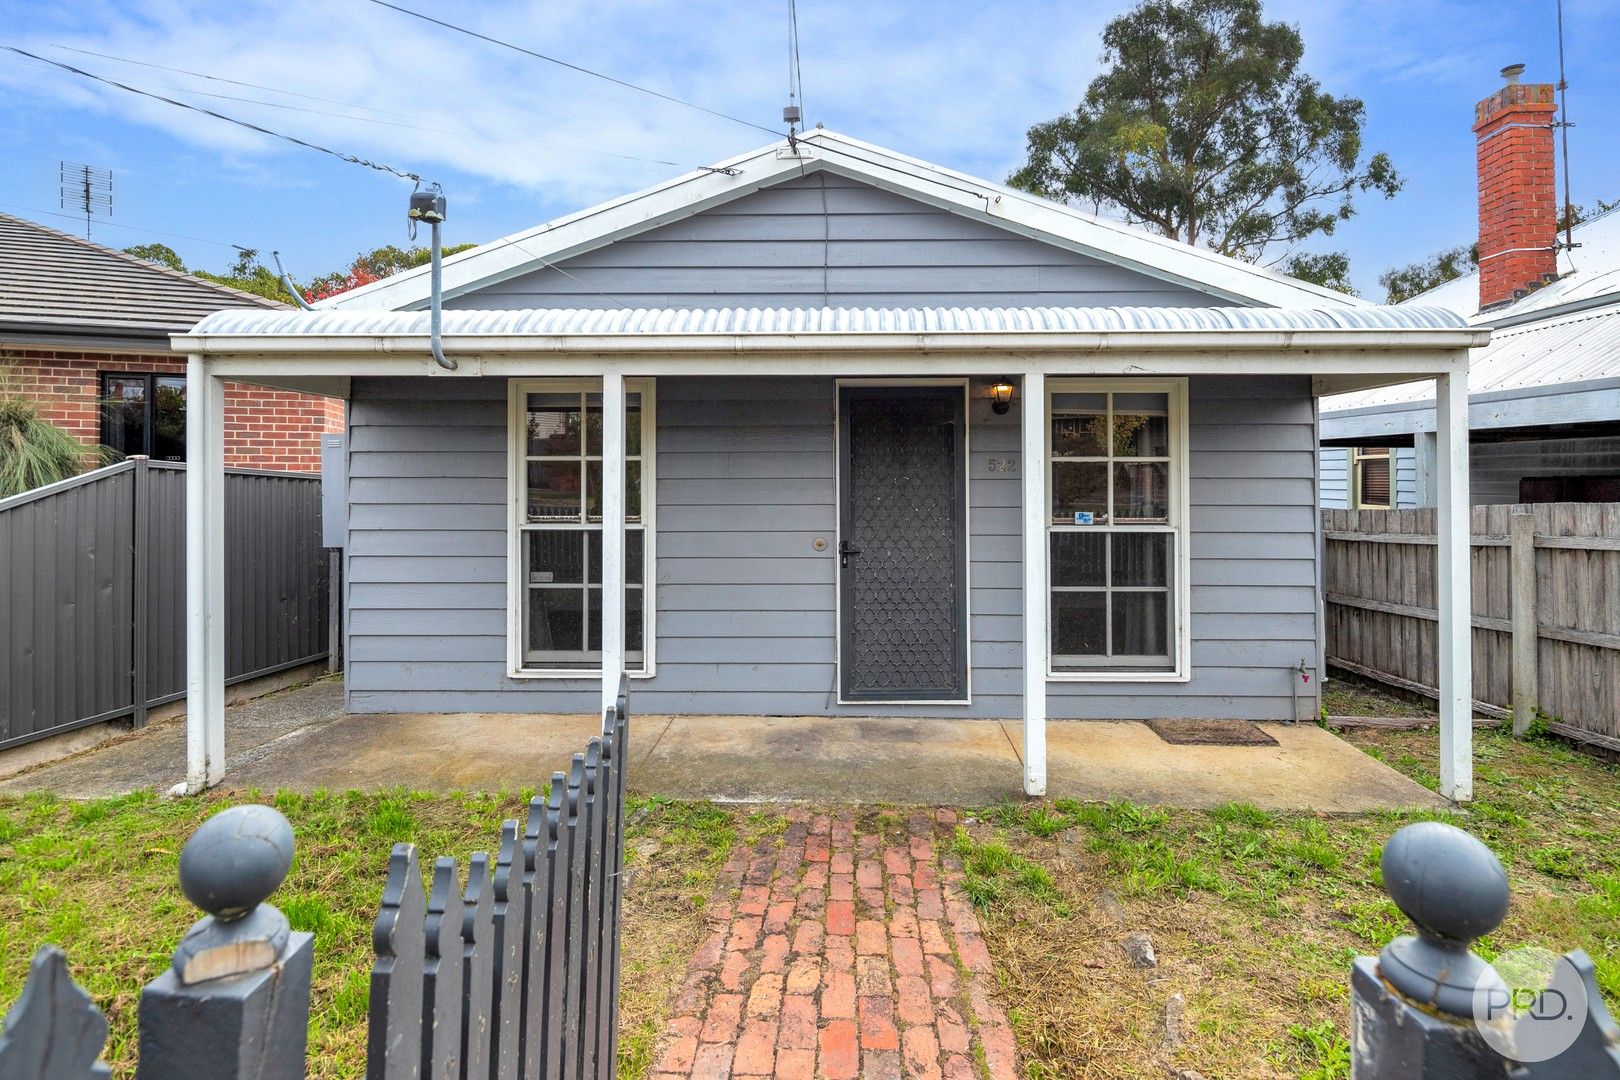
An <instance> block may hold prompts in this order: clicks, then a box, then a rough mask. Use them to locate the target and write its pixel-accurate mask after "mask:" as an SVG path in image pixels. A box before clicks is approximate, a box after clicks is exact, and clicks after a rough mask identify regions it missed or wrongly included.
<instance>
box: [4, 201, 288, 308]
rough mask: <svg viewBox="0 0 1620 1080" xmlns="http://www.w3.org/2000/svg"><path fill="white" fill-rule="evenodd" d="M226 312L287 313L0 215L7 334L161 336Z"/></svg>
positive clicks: (267, 303) (271, 303)
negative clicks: (22, 331)
mask: <svg viewBox="0 0 1620 1080" xmlns="http://www.w3.org/2000/svg"><path fill="white" fill-rule="evenodd" d="M224 307H236V308H247V309H260V310H263V309H272V310H283V308H282V305H280V304H278V303H276V302H275V301H274V300H267V299H265V298H264V297H260V296H254V295H252V294H250V293H245V292H239V291H238V290H236V289H231V288H227V287H225V286H223V285H216V284H214V283H212V282H208V281H203V280H201V279H199V278H194V277H192V276H191V275H189V274H181V273H176V272H175V271H173V270H170V269H168V268H167V267H162V266H156V265H154V264H152V263H149V262H145V261H143V260H141V259H137V258H135V257H133V256H131V255H125V254H124V253H123V252H121V251H114V250H112V249H111V248H106V247H102V246H101V245H100V244H93V243H91V242H90V241H88V240H81V239H79V238H78V237H76V236H69V235H67V234H66V233H62V232H58V231H57V230H55V229H49V228H46V227H45V226H43V225H40V224H38V223H36V222H32V221H27V220H25V219H23V218H18V217H12V216H11V215H9V214H0V332H4V331H5V330H6V329H8V328H9V329H22V328H26V329H28V330H29V331H31V332H32V333H33V334H34V335H36V336H38V335H41V334H48V333H50V332H51V331H52V330H60V331H61V332H62V333H64V334H71V335H84V334H101V335H106V336H125V335H127V336H135V337H143V338H161V337H163V336H164V335H167V334H171V333H178V332H181V331H184V330H186V329H188V328H189V327H191V326H192V324H194V323H195V322H196V321H197V320H198V319H201V318H202V317H203V316H204V315H207V314H208V313H210V312H213V311H218V310H219V309H220V308H224Z"/></svg>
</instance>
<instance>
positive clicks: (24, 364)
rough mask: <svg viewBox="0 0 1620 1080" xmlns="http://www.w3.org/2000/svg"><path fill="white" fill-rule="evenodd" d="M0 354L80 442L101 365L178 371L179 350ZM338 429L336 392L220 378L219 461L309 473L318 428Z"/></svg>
mask: <svg viewBox="0 0 1620 1080" xmlns="http://www.w3.org/2000/svg"><path fill="white" fill-rule="evenodd" d="M3 359H4V361H5V362H6V364H7V366H8V367H9V368H10V369H11V370H12V371H13V372H14V373H15V375H16V377H17V382H18V386H19V389H21V390H22V391H23V392H24V393H26V394H29V395H30V396H33V397H37V398H38V399H40V400H41V401H42V402H43V403H44V408H43V409H42V410H41V411H42V413H43V415H44V416H45V417H46V418H47V419H49V420H50V421H51V422H52V423H54V424H56V425H57V426H58V427H61V428H64V429H66V430H67V431H69V432H71V433H72V434H73V435H75V436H77V437H78V438H79V439H80V440H81V441H82V442H84V443H85V445H87V446H94V445H96V444H97V443H98V442H99V441H100V439H101V412H100V406H99V399H100V395H101V380H100V375H101V373H102V372H104V371H131V372H156V373H160V374H175V375H184V374H185V373H186V361H185V358H184V357H179V356H169V355H165V354H163V353H151V354H146V353H141V354H136V353H101V352H66V351H60V350H53V349H12V348H8V349H6V350H5V351H4V357H3ZM342 430H343V402H342V401H340V400H338V399H337V398H326V397H317V396H315V395H313V394H298V393H294V392H292V391H291V390H271V389H268V388H266V387H263V386H248V385H246V384H244V383H234V382H227V383H226V384H225V464H226V465H228V466H232V467H236V468H247V469H275V470H277V471H280V472H304V473H313V472H320V470H321V435H322V433H324V432H329V431H342Z"/></svg>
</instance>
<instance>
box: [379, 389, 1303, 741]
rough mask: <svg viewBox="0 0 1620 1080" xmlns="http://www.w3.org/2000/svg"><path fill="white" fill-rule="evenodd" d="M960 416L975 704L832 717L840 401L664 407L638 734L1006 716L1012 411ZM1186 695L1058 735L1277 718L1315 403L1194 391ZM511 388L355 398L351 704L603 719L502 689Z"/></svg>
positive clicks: (978, 405) (1013, 590)
mask: <svg viewBox="0 0 1620 1080" xmlns="http://www.w3.org/2000/svg"><path fill="white" fill-rule="evenodd" d="M986 385H987V383H985V382H980V383H977V384H975V386H974V387H973V391H974V393H973V396H972V401H973V406H972V409H971V411H970V435H969V438H970V454H971V461H970V477H971V479H970V499H971V503H972V508H971V512H970V519H969V524H970V541H969V542H970V548H971V552H970V554H971V570H970V573H971V612H972V618H971V624H972V625H971V631H970V636H971V639H972V647H971V660H972V666H973V671H972V681H973V687H972V689H973V704H972V705H971V706H970V707H961V706H922V707H897V706H870V707H854V706H838V705H837V704H836V692H835V674H836V672H835V664H834V641H835V626H834V589H835V577H834V575H835V572H836V571H835V565H834V555H833V553H832V551H831V550H830V547H831V545H830V543H829V550H828V551H826V552H821V553H818V552H816V551H815V550H814V549H813V547H812V542H813V540H814V539H815V538H816V537H818V536H821V537H825V538H827V539H828V540H829V542H830V541H831V539H832V537H833V531H834V523H835V517H836V503H835V496H834V487H833V466H834V440H833V411H834V407H835V406H834V400H835V399H834V384H833V380H831V379H827V378H783V379H776V380H769V379H760V378H750V379H729V380H719V379H701V378H665V379H661V380H659V382H658V388H657V399H658V425H659V429H658V435H657V467H658V538H657V543H658V568H657V582H658V589H657V633H658V672H657V675H656V677H654V678H652V679H647V680H638V681H637V682H635V683H634V684H633V687H632V692H633V693H634V694H635V697H636V700H637V702H638V705H637V708H638V709H639V710H640V711H642V712H653V713H658V712H671V713H728V712H748V713H767V714H779V715H795V714H827V713H837V714H842V715H894V714H900V713H914V714H923V715H941V714H943V715H966V716H1017V715H1018V714H1019V712H1020V708H1021V704H1020V698H1019V694H1018V689H1019V684H1020V671H1019V664H1020V655H1021V644H1020V643H1021V640H1022V633H1021V623H1022V619H1021V616H1020V614H1019V612H1020V610H1021V600H1020V574H1021V571H1020V567H1019V553H1020V539H1019V527H1020V512H1019V509H1018V503H1019V493H1020V481H1019V474H1018V473H1017V472H1016V471H1015V472H998V473H991V472H990V471H989V465H988V459H989V458H991V457H998V458H1009V457H1010V458H1015V459H1016V457H1017V456H1018V454H1017V451H1018V424H1019V417H1018V408H1017V407H1016V406H1015V408H1014V409H1013V410H1012V411H1011V412H1010V413H1009V414H1008V415H1007V416H1004V417H997V416H994V415H993V414H992V413H991V412H990V410H989V408H988V402H987V401H986V400H985V396H984V388H985V386H986ZM1190 389H1191V392H1190V405H1189V408H1190V418H1189V419H1190V440H1191V463H1190V472H1191V476H1190V483H1191V509H1192V530H1193V535H1192V540H1191V545H1192V546H1191V554H1192V619H1193V624H1192V629H1193V639H1194V640H1193V656H1192V659H1193V678H1192V680H1191V681H1190V682H1188V683H1184V684H1152V683H1118V684H1097V683H1090V684H1076V683H1053V684H1052V687H1051V690H1050V707H1051V712H1052V715H1053V716H1054V717H1057V718H1113V717H1138V718H1140V717H1151V716H1164V715H1192V716H1246V717H1259V718H1285V717H1287V716H1288V713H1289V709H1290V707H1291V704H1290V697H1289V692H1290V686H1291V683H1290V680H1291V673H1290V671H1289V669H1290V668H1291V667H1292V666H1293V665H1294V664H1295V663H1297V662H1298V661H1299V660H1300V659H1301V658H1302V657H1303V658H1310V657H1314V656H1315V655H1316V645H1315V606H1314V596H1315V593H1314V585H1313V583H1314V581H1315V559H1314V551H1315V541H1314V533H1313V523H1314V515H1315V508H1314V491H1313V476H1314V469H1313V446H1314V430H1313V427H1312V419H1311V399H1310V388H1309V385H1308V381H1307V380H1306V379H1305V378H1304V377H1299V378H1289V379H1261V378H1241V377H1195V378H1194V379H1193V380H1192V383H1191V388H1190ZM505 402H506V383H505V382H504V380H494V379H482V380H433V381H432V382H431V383H430V382H429V381H428V380H407V379H356V380H355V382H354V398H353V402H352V405H351V410H350V431H351V435H350V447H351V452H350V481H349V485H350V487H349V495H350V503H351V514H350V536H349V603H350V622H349V635H350V638H349V654H348V690H349V704H350V707H351V708H352V709H355V710H357V711H402V710H412V711H429V712H438V711H442V712H459V711H484V710H510V711H590V710H593V709H595V708H596V703H597V701H598V694H599V691H598V689H597V687H596V684H595V683H594V682H590V681H581V682H568V681H557V680H543V681H541V680H518V681H514V680H510V679H508V678H507V677H506V675H505V655H506V653H505V638H504V634H505V624H506V615H505V610H506V602H507V601H506V585H505V577H506V562H505V552H506V513H507V512H506V505H505V491H506V481H505V472H506V441H505V440H506V432H505V422H506V421H505Z"/></svg>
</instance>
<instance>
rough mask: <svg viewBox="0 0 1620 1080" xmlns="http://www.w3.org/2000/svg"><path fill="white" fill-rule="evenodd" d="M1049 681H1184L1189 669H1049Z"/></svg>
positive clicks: (1190, 677) (1187, 678) (1187, 680)
mask: <svg viewBox="0 0 1620 1080" xmlns="http://www.w3.org/2000/svg"><path fill="white" fill-rule="evenodd" d="M1046 681H1047V682H1059V683H1062V682H1072V683H1184V682H1191V681H1192V673H1191V672H1187V671H1048V672H1047V673H1046Z"/></svg>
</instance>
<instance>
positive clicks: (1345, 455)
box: [1319, 446, 1418, 510]
mask: <svg viewBox="0 0 1620 1080" xmlns="http://www.w3.org/2000/svg"><path fill="white" fill-rule="evenodd" d="M1319 454H1320V456H1321V459H1322V474H1321V498H1322V509H1324V510H1348V509H1350V507H1351V503H1350V448H1349V447H1346V446H1324V447H1322V449H1321V450H1320V451H1319ZM1390 458H1391V460H1392V461H1393V462H1394V467H1395V508H1396V509H1397V510H1410V509H1412V508H1413V507H1415V506H1417V504H1418V499H1417V456H1416V455H1415V453H1414V452H1413V450H1412V448H1411V447H1410V446H1396V447H1392V448H1391V450H1390Z"/></svg>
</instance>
